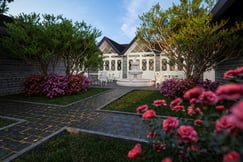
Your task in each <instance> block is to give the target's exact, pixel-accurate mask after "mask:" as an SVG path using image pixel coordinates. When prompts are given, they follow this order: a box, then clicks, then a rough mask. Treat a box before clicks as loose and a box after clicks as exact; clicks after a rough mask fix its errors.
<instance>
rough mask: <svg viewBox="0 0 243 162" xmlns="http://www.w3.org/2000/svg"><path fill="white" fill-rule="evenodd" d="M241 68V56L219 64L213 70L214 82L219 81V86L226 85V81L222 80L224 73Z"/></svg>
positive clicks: (242, 60)
mask: <svg viewBox="0 0 243 162" xmlns="http://www.w3.org/2000/svg"><path fill="white" fill-rule="evenodd" d="M242 66H243V54H242V55H241V56H240V57H237V58H234V59H231V60H228V61H225V62H223V63H221V64H219V65H218V66H216V68H215V80H216V81H219V82H220V83H221V84H224V83H227V82H228V80H227V79H224V72H226V71H227V70H231V69H235V68H237V67H242Z"/></svg>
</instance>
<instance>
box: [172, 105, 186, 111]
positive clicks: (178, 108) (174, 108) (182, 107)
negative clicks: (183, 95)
mask: <svg viewBox="0 0 243 162" xmlns="http://www.w3.org/2000/svg"><path fill="white" fill-rule="evenodd" d="M184 108H185V107H184V106H174V107H172V108H171V110H172V111H175V112H178V111H185V109H184Z"/></svg>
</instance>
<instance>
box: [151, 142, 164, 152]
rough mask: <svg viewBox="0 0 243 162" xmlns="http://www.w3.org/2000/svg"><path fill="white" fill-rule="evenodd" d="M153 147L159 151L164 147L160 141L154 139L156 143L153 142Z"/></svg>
mask: <svg viewBox="0 0 243 162" xmlns="http://www.w3.org/2000/svg"><path fill="white" fill-rule="evenodd" d="M153 149H154V150H156V151H157V152H160V151H161V150H165V149H166V147H165V145H164V144H163V143H162V142H161V141H156V143H155V144H153Z"/></svg>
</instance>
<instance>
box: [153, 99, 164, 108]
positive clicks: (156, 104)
mask: <svg viewBox="0 0 243 162" xmlns="http://www.w3.org/2000/svg"><path fill="white" fill-rule="evenodd" d="M153 105H154V106H156V107H158V106H162V105H163V106H166V105H167V104H166V101H165V100H155V101H154V102H153Z"/></svg>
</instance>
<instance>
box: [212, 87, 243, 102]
mask: <svg viewBox="0 0 243 162" xmlns="http://www.w3.org/2000/svg"><path fill="white" fill-rule="evenodd" d="M216 94H217V95H218V97H219V99H228V100H234V99H238V98H240V97H241V96H242V95H243V84H236V83H230V84H225V85H221V86H219V87H218V89H217V90H216Z"/></svg>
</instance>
